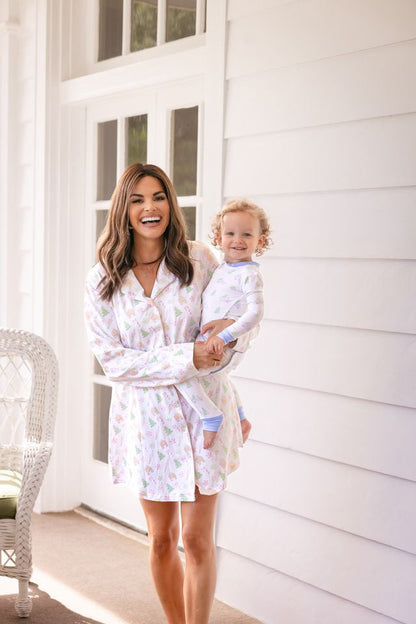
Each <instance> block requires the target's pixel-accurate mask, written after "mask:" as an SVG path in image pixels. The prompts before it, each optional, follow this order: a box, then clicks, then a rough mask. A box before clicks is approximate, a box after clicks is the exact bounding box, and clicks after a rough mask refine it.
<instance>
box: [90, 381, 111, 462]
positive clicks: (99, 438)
mask: <svg viewBox="0 0 416 624" xmlns="http://www.w3.org/2000/svg"><path fill="white" fill-rule="evenodd" d="M110 403H111V388H110V387H109V386H103V385H101V384H94V439H93V457H94V459H97V460H98V461H101V462H104V463H105V464H107V463H108V415H109V412H110Z"/></svg>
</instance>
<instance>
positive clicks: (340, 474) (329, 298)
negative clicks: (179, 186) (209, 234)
mask: <svg viewBox="0 0 416 624" xmlns="http://www.w3.org/2000/svg"><path fill="white" fill-rule="evenodd" d="M228 21H229V24H228V27H229V30H228V45H227V68H226V101H225V173H224V195H225V197H226V198H228V197H235V196H242V195H245V196H248V197H250V198H251V199H253V200H254V201H256V202H257V203H259V204H260V205H261V206H263V207H264V208H265V209H266V210H267V212H268V214H269V215H270V218H271V222H272V225H273V229H274V239H275V246H274V248H273V250H272V251H269V252H267V253H266V255H265V256H264V258H263V259H262V260H261V265H262V272H263V275H264V278H265V291H266V314H265V320H264V322H263V328H262V333H261V335H260V337H259V338H258V340H257V342H256V344H255V345H254V346H253V349H252V351H251V352H250V353H249V354H248V356H247V357H246V360H245V362H244V364H243V365H241V367H240V368H239V369H238V371H237V374H236V378H235V380H236V383H237V385H238V388H239V390H240V392H241V395H242V398H243V400H244V403H245V405H246V408H247V413H248V416H249V418H250V419H251V420H252V422H253V435H252V439H251V441H249V442H248V444H247V446H246V448H245V449H244V450H243V452H242V465H241V467H240V469H239V470H238V471H237V472H236V473H235V474H234V475H233V476H232V477H231V479H230V484H229V489H228V492H227V493H225V494H224V495H223V498H222V500H221V503H220V513H219V521H218V526H217V542H218V546H219V583H218V597H219V598H220V599H223V600H225V601H227V602H229V603H231V604H234V605H236V606H237V607H238V608H240V609H242V610H245V611H247V612H248V613H251V614H252V615H254V616H256V617H258V618H259V619H260V620H262V621H264V622H267V623H268V624H275V623H276V622H284V623H285V624H312V623H316V624H318V623H319V624H325V623H328V624H334V623H335V622H336V624H344V623H345V624H351V623H352V622H354V624H356V623H357V624H388V623H389V622H390V623H391V622H396V621H398V622H404V623H406V624H408V623H409V624H410V623H414V622H416V598H415V593H414V578H415V575H416V539H415V534H414V526H415V522H416V484H415V481H416V454H415V452H414V440H415V436H416V412H415V409H414V408H416V391H415V384H414V370H415V363H416V362H415V360H416V358H415V356H416V348H415V345H416V341H415V339H414V333H415V328H416V313H415V306H414V301H415V294H416V292H415V288H416V287H415V284H416V279H415V271H416V263H415V262H414V259H415V257H416V245H415V234H414V233H415V231H416V211H415V209H414V208H415V200H416V188H415V182H416V173H415V162H416V81H415V78H414V75H415V74H414V68H415V61H416V44H415V37H416V5H415V3H414V1H412V0H397V1H395V2H392V1H389V0H334V1H333V2H331V3H328V2H326V1H325V0H302V1H300V0H292V1H287V0H286V1H284V0H275V1H271V0H259V1H258V2H256V3H253V2H249V1H248V0H229V2H228Z"/></svg>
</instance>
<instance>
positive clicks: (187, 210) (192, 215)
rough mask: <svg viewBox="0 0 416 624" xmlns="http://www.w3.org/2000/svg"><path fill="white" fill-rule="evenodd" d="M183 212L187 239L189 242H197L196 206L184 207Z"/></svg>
mask: <svg viewBox="0 0 416 624" xmlns="http://www.w3.org/2000/svg"><path fill="white" fill-rule="evenodd" d="M181 210H182V213H183V216H184V217H185V222H186V237H187V239H188V240H195V235H196V208H195V206H183V207H182V208H181Z"/></svg>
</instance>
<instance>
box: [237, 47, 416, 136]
mask: <svg viewBox="0 0 416 624" xmlns="http://www.w3.org/2000/svg"><path fill="white" fill-rule="evenodd" d="M415 55H416V41H414V40H413V41H406V42H403V43H400V44H394V45H391V46H386V47H383V48H376V49H372V50H365V51H363V52H356V53H354V54H350V55H348V56H343V57H341V58H338V57H337V58H330V59H322V60H319V61H315V62H313V63H307V64H302V65H298V66H296V67H289V68H284V69H275V70H269V71H266V72H263V73H260V74H256V75H255V76H247V75H245V76H242V77H239V78H236V79H235V80H232V81H231V82H230V84H229V87H228V102H229V106H228V109H227V111H228V114H227V117H226V123H225V136H226V137H227V138H228V137H235V136H241V135H244V136H247V135H250V134H259V133H267V134H269V133H271V132H277V131H282V130H290V129H291V128H296V129H298V128H302V127H308V126H319V125H327V124H334V123H340V122H345V121H351V120H357V119H363V118H372V117H383V116H386V115H391V114H395V115H397V114H404V113H411V112H413V111H414V109H415V101H416V81H415V80H414V78H413V76H414V57H415ZM375 67H376V68H377V71H375V70H374V68H375ZM398 67H400V71H397V68H398ZM270 85H273V89H270ZM266 92H267V93H268V97H267V98H259V97H258V93H266ZM305 101H307V106H305Z"/></svg>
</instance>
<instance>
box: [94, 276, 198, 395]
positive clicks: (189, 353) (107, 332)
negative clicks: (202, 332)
mask: <svg viewBox="0 0 416 624" xmlns="http://www.w3.org/2000/svg"><path fill="white" fill-rule="evenodd" d="M96 276H97V271H95V272H94V270H92V272H90V274H89V276H88V278H87V283H86V290H85V324H86V330H87V336H88V341H89V344H90V347H91V350H92V351H93V353H94V355H95V356H96V358H97V360H98V361H99V363H100V364H101V366H102V368H103V370H104V373H105V374H106V376H107V377H108V378H109V379H110V380H111V381H118V382H122V383H123V382H125V383H128V384H131V385H132V386H136V387H142V388H151V387H157V386H169V385H174V384H176V383H179V382H181V381H185V380H186V379H189V378H190V377H193V376H194V375H196V373H197V370H196V368H195V367H194V364H193V343H192V342H184V343H180V344H171V345H167V346H158V347H156V348H150V349H149V351H147V350H146V351H143V350H138V349H133V348H128V347H125V346H124V345H123V343H122V339H121V336H120V330H119V326H118V324H117V319H116V316H115V312H114V309H113V303H112V302H111V301H110V302H108V301H104V300H103V299H101V298H100V296H99V293H98V291H97V285H96V282H97V279H96ZM162 334H163V332H162Z"/></svg>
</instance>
